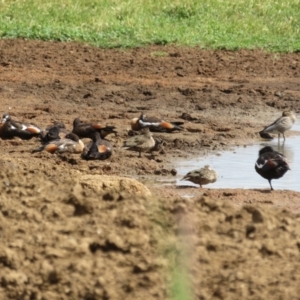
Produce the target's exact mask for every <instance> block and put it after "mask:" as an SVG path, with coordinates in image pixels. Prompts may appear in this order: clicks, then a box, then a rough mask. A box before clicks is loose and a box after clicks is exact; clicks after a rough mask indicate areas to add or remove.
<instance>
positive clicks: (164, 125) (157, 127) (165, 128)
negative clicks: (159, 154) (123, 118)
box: [131, 113, 184, 132]
mask: <svg viewBox="0 0 300 300" xmlns="http://www.w3.org/2000/svg"><path fill="white" fill-rule="evenodd" d="M183 124H184V122H166V121H164V120H162V119H160V118H157V117H150V116H149V117H147V116H146V115H144V113H141V115H140V117H139V118H134V119H132V120H131V129H132V130H135V131H138V130H141V129H142V128H145V127H149V129H150V131H155V132H173V131H175V130H183V127H182V125H183Z"/></svg>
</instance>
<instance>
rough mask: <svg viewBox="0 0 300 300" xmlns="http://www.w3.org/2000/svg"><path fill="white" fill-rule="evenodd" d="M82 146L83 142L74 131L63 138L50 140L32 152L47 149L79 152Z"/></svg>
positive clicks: (50, 150)
mask: <svg viewBox="0 0 300 300" xmlns="http://www.w3.org/2000/svg"><path fill="white" fill-rule="evenodd" d="M83 148H84V144H83V142H82V141H81V140H80V139H79V137H78V136H77V135H76V134H74V133H69V134H67V135H66V137H65V138H63V139H57V140H53V141H50V142H48V143H46V144H44V145H42V146H41V147H39V148H37V149H34V150H33V151H32V152H33V153H34V152H41V151H44V150H45V151H47V152H49V153H55V152H57V153H65V152H68V153H81V152H82V150H83Z"/></svg>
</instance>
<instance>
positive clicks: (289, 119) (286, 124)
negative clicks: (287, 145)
mask: <svg viewBox="0 0 300 300" xmlns="http://www.w3.org/2000/svg"><path fill="white" fill-rule="evenodd" d="M295 121H296V116H295V115H294V113H293V112H292V111H290V110H285V111H283V112H282V116H281V117H280V118H278V119H276V120H275V121H274V122H273V123H271V124H270V125H268V126H266V127H265V128H264V129H263V130H261V131H260V132H259V134H260V136H261V137H264V135H265V134H267V133H278V140H280V134H282V135H283V140H284V141H285V135H284V133H285V132H286V131H287V130H289V129H291V128H292V126H293V125H294V123H295ZM269 138H270V137H269Z"/></svg>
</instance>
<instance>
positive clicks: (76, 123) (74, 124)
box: [73, 118, 81, 127]
mask: <svg viewBox="0 0 300 300" xmlns="http://www.w3.org/2000/svg"><path fill="white" fill-rule="evenodd" d="M80 123H81V121H80V119H79V118H75V119H74V121H73V127H77V126H78V125H79V124H80Z"/></svg>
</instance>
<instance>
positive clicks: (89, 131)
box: [72, 118, 116, 139]
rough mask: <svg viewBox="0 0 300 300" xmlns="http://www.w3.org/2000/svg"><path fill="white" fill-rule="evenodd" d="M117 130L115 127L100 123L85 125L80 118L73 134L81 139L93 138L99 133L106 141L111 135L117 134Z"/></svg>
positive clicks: (75, 124) (76, 119)
mask: <svg viewBox="0 0 300 300" xmlns="http://www.w3.org/2000/svg"><path fill="white" fill-rule="evenodd" d="M115 128H116V127H115V126H103V125H101V124H98V123H83V122H81V121H80V119H79V118H75V119H74V121H73V130H72V132H73V133H75V134H77V135H78V136H79V137H80V138H91V136H92V135H93V134H94V133H95V132H99V133H100V137H101V138H102V139H104V138H105V137H106V136H107V135H108V134H110V133H115V134H116V131H115Z"/></svg>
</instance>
